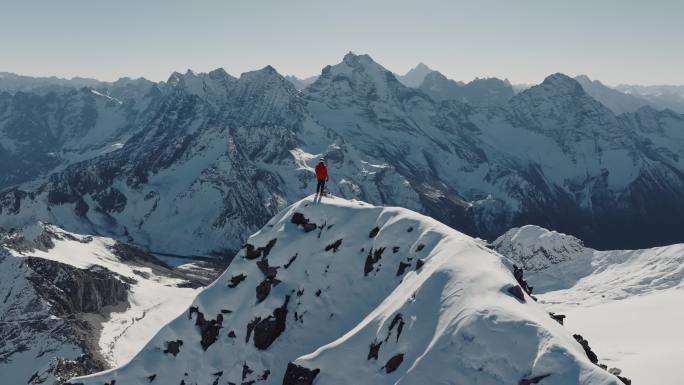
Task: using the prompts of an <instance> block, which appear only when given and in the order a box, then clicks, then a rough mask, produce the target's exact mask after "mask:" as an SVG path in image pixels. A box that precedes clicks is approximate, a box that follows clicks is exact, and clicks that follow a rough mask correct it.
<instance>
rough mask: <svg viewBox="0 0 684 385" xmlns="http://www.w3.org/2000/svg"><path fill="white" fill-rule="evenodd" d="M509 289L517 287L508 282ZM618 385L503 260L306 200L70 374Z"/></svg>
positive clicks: (386, 217) (413, 218)
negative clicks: (125, 357)
mask: <svg viewBox="0 0 684 385" xmlns="http://www.w3.org/2000/svg"><path fill="white" fill-rule="evenodd" d="M516 288H517V289H516ZM351 373H353V377H354V383H355V384H374V385H378V384H387V385H389V384H401V383H403V384H437V383H455V382H463V383H486V384H492V385H494V384H502V385H503V384H512V383H513V384H515V383H518V384H521V383H526V384H532V383H537V382H539V380H540V379H543V378H550V379H551V380H552V381H553V384H555V385H570V384H572V385H575V384H586V385H588V384H600V385H608V384H610V385H615V384H617V383H618V382H617V381H618V380H617V378H615V377H613V376H612V375H610V374H608V372H606V371H603V370H602V369H600V368H599V367H598V366H596V365H593V364H592V363H591V362H590V361H589V360H588V358H587V356H586V354H585V352H584V351H583V349H582V347H581V346H580V345H579V344H577V343H576V342H575V340H574V339H573V337H572V336H571V335H570V333H569V332H568V331H567V330H566V329H564V328H563V327H562V326H561V325H559V324H558V323H556V321H554V320H552V319H551V318H550V317H549V316H548V314H547V313H546V311H545V310H544V309H543V308H542V307H541V306H539V305H537V304H536V303H535V302H534V301H532V300H531V298H530V297H528V296H527V295H526V294H524V293H523V292H522V290H520V289H519V287H518V286H517V283H516V281H515V279H514V278H513V276H512V274H511V272H510V271H509V270H508V269H507V268H506V267H505V265H504V264H503V263H502V259H501V257H500V256H499V255H498V254H496V253H494V252H493V251H491V250H488V249H487V248H485V247H484V246H482V245H481V244H480V243H479V242H477V241H475V240H474V239H472V238H470V237H468V236H465V235H463V234H461V233H459V232H457V231H455V230H453V229H450V228H449V227H447V226H445V225H443V224H441V223H439V222H437V221H435V220H433V219H430V218H427V217H424V216H422V215H420V214H417V213H414V212H411V211H409V210H406V209H401V208H384V207H375V206H371V205H369V204H366V203H364V202H360V201H348V200H343V199H340V198H328V197H325V198H323V201H322V202H316V201H314V200H313V199H312V197H308V198H305V199H303V200H301V201H299V202H297V203H295V204H294V205H292V206H290V207H288V208H287V209H285V210H283V211H282V212H281V213H280V214H278V215H277V216H276V217H274V218H273V219H272V220H271V221H269V222H268V223H267V225H266V226H265V227H264V228H262V230H260V231H259V232H257V233H256V234H254V235H253V236H252V237H250V239H249V240H248V241H247V243H246V245H245V247H244V248H243V249H242V250H241V251H240V252H239V253H238V254H237V255H236V257H235V259H234V260H233V262H232V264H231V265H230V267H229V268H228V269H227V270H226V272H225V273H224V274H223V275H222V276H221V277H220V278H219V279H218V280H217V281H216V282H215V283H214V284H213V285H212V286H210V287H209V288H207V289H206V290H205V291H203V292H202V293H200V294H199V295H198V297H197V298H196V299H195V301H194V303H193V305H192V307H190V308H189V309H188V311H187V312H186V313H185V314H183V315H182V316H180V317H178V318H177V319H176V320H174V321H172V322H171V323H170V324H169V325H167V326H166V327H164V328H163V329H162V330H161V331H160V332H159V333H158V334H157V335H156V336H155V337H154V338H153V339H152V340H151V341H150V343H149V344H148V345H147V346H146V347H145V348H144V349H143V350H142V351H141V352H140V353H139V354H138V355H137V356H136V357H135V358H134V359H133V360H131V361H130V362H129V363H128V364H126V365H125V366H123V367H120V368H118V369H115V370H113V371H110V372H105V373H102V374H99V375H94V376H89V377H82V378H78V379H74V380H72V383H82V384H85V385H94V384H97V385H101V384H103V383H110V384H111V382H112V381H113V380H116V383H121V384H143V383H149V382H150V381H154V383H160V384H176V383H180V384H183V383H185V384H195V383H197V384H211V383H216V384H218V383H222V384H225V383H236V384H237V383H242V384H246V383H248V384H255V385H266V384H283V385H294V384H297V385H311V384H313V383H314V382H315V384H316V385H332V384H341V383H348V382H349V378H350V375H351Z"/></svg>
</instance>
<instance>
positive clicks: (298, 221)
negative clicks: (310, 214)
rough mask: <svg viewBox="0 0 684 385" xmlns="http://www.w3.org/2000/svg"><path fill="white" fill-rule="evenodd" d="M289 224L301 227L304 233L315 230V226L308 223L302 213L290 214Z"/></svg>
mask: <svg viewBox="0 0 684 385" xmlns="http://www.w3.org/2000/svg"><path fill="white" fill-rule="evenodd" d="M290 222H292V223H294V224H295V225H297V226H302V228H303V229H304V231H305V232H307V233H308V232H309V231H312V230H316V227H317V226H316V224H315V223H311V222H309V220H308V219H307V218H306V217H305V216H304V214H302V213H294V214H292V219H291V220H290Z"/></svg>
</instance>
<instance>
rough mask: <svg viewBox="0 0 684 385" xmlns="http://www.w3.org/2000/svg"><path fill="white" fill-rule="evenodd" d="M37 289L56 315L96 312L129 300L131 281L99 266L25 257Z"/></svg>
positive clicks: (31, 278)
mask: <svg viewBox="0 0 684 385" xmlns="http://www.w3.org/2000/svg"><path fill="white" fill-rule="evenodd" d="M26 262H27V264H28V266H29V267H30V268H31V270H32V271H33V273H32V274H31V276H30V278H29V279H30V280H31V282H32V283H33V285H34V286H35V287H36V289H37V292H38V293H39V294H40V295H41V297H43V298H44V299H45V300H46V301H47V302H48V303H50V304H51V305H52V308H53V310H54V311H55V312H56V314H57V315H68V316H72V315H73V314H76V313H97V312H99V311H100V310H102V308H104V307H105V306H110V305H116V304H119V303H122V302H126V301H127V300H128V290H129V287H130V286H129V283H127V282H124V279H123V277H119V276H118V275H117V274H115V273H112V272H111V271H109V270H107V269H105V268H103V267H100V266H93V267H90V268H88V269H78V268H75V267H73V266H70V265H66V264H63V263H59V262H55V261H51V260H48V259H43V258H35V257H28V258H26Z"/></svg>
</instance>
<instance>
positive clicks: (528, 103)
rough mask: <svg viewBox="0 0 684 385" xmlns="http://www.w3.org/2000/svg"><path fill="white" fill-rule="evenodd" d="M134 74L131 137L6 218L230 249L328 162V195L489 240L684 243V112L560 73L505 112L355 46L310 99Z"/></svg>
mask: <svg viewBox="0 0 684 385" xmlns="http://www.w3.org/2000/svg"><path fill="white" fill-rule="evenodd" d="M126 84H128V86H127V87H124V86H123V85H122V86H121V87H119V88H117V89H120V90H122V91H119V92H120V93H121V94H122V95H138V99H135V100H134V101H133V102H130V103H132V104H131V107H130V111H131V112H130V113H127V115H126V116H129V115H130V116H131V117H132V118H131V119H133V120H131V121H128V120H125V123H121V124H118V123H117V124H113V123H112V124H111V125H108V126H107V127H109V128H108V130H110V131H111V132H117V133H119V132H121V133H125V135H123V134H122V135H123V136H122V138H123V139H122V142H121V143H119V142H117V143H119V144H120V146H119V145H117V146H116V147H117V149H116V150H114V151H105V153H104V154H103V153H98V154H97V156H95V157H93V158H87V159H82V161H78V162H77V161H74V162H71V160H70V161H69V162H71V163H69V164H70V166H64V167H62V166H59V168H58V169H56V171H55V172H54V173H52V174H50V175H49V176H47V177H46V178H44V179H40V180H37V181H34V182H33V183H32V184H30V185H28V184H27V185H24V186H21V187H18V188H12V189H8V190H5V191H3V192H2V193H0V218H2V221H3V226H5V227H8V228H10V227H22V226H24V225H25V224H26V223H32V222H34V221H35V220H36V219H38V220H44V221H49V222H52V223H57V224H60V225H62V226H63V227H67V228H68V229H70V230H73V231H77V232H82V233H92V232H97V233H102V234H107V235H109V236H114V237H117V238H118V239H122V240H125V241H127V242H133V243H136V244H140V245H143V246H146V247H148V248H150V249H151V250H154V251H162V252H167V253H177V254H191V255H197V254H201V255H214V256H219V257H221V256H223V257H226V258H227V257H228V256H230V255H232V251H234V250H237V249H238V248H239V247H240V246H241V242H242V240H243V239H245V238H246V237H247V236H248V235H249V234H251V233H252V232H254V231H256V230H257V229H258V228H259V227H260V226H262V225H263V224H264V223H265V221H266V220H267V218H269V217H270V216H272V215H274V214H275V213H276V212H278V210H280V209H282V208H284V207H285V206H287V204H288V203H290V202H293V201H295V200H297V199H299V198H300V197H301V196H303V195H306V194H307V193H309V192H311V191H313V185H314V183H315V180H314V177H313V166H314V165H315V163H316V162H317V159H318V158H319V157H325V158H326V160H327V163H328V166H329V169H330V173H331V176H332V180H331V183H329V184H328V186H329V188H330V190H331V191H332V192H333V193H334V194H336V195H338V196H342V197H347V198H356V199H363V200H366V201H370V202H374V203H381V204H387V205H397V206H402V207H407V208H410V209H414V210H417V211H421V212H423V213H425V214H428V215H430V216H432V217H434V218H436V219H438V220H440V221H442V222H445V223H447V224H449V225H451V226H453V227H455V228H458V229H459V230H462V231H464V232H466V233H468V234H471V235H477V236H480V237H483V238H487V239H494V238H496V237H497V236H498V235H500V234H501V233H503V232H504V231H505V230H507V229H509V228H511V227H515V226H522V225H525V224H530V223H533V224H537V225H540V226H544V227H547V228H553V229H555V230H558V231H562V232H566V233H569V234H573V235H575V236H578V237H580V238H582V239H584V240H585V242H587V244H588V245H591V246H594V247H600V248H628V247H643V246H652V245H655V244H665V243H674V242H677V241H681V233H680V232H678V231H677V229H679V228H681V226H683V225H684V222H683V221H684V219H682V218H684V203H682V202H684V199H682V198H683V197H682V194H683V193H682V191H684V173H683V172H682V170H684V163H683V160H682V159H684V158H683V156H684V136H683V135H684V134H682V132H684V130H683V129H682V128H683V127H684V118H683V117H682V116H681V115H677V114H675V113H672V112H670V111H655V110H652V109H649V108H644V109H640V110H639V111H637V112H636V113H632V114H623V115H620V116H616V115H615V114H613V113H612V112H611V111H610V110H609V109H608V108H606V107H605V106H603V105H602V104H601V103H599V102H597V101H596V100H595V99H593V98H591V97H590V96H589V95H588V94H587V93H586V92H585V91H584V90H583V88H582V86H581V85H580V84H579V83H578V82H577V81H575V80H573V79H571V78H569V77H567V76H565V75H562V74H555V75H552V76H549V77H548V78H547V79H546V80H545V81H544V82H543V83H542V84H540V85H538V86H534V87H531V88H529V89H527V90H525V91H523V92H521V93H519V94H517V95H515V96H513V97H512V98H510V99H508V101H507V102H505V103H503V104H498V105H495V106H491V105H488V106H481V105H479V106H478V105H473V104H470V103H466V104H464V103H462V102H459V101H454V100H444V101H441V102H438V101H435V100H433V98H431V97H430V96H428V95H427V94H426V93H425V92H423V91H421V90H419V89H415V88H410V87H406V86H404V85H403V84H401V82H399V81H398V80H397V78H396V77H395V75H393V74H392V73H391V72H390V71H387V70H386V69H385V68H383V67H382V66H380V65H379V64H378V63H376V62H374V61H373V60H372V59H371V58H370V57H369V56H367V55H355V54H351V53H350V54H348V55H346V56H345V57H344V59H343V60H342V62H341V63H338V64H336V65H333V66H328V67H326V68H325V69H324V70H323V71H322V74H321V76H320V77H318V78H317V80H316V81H315V82H314V83H313V84H311V85H310V86H309V87H307V88H306V89H305V90H303V91H301V92H298V91H297V90H296V89H295V87H293V86H292V84H291V83H290V82H289V81H288V80H287V79H285V78H283V77H282V76H280V75H279V74H278V73H277V72H276V71H275V70H274V69H273V68H271V67H266V68H263V69H261V70H258V71H253V72H248V73H245V74H243V75H242V76H241V77H240V78H234V77H232V76H230V75H228V74H227V73H225V71H223V70H215V71H212V72H211V73H208V74H195V73H193V72H187V73H185V74H180V73H174V74H173V75H172V76H171V77H170V78H169V80H168V81H167V82H163V83H159V84H155V85H153V86H151V87H150V88H149V90H148V91H147V92H146V93H145V94H144V96H140V93H139V92H138V91H136V90H138V88H136V87H142V86H140V85H138V86H136V85H135V84H137V83H135V82H134V81H128V82H127V83H126ZM129 88H130V90H129ZM485 88H486V87H485ZM125 90H127V91H125ZM113 94H114V89H112V91H111V93H110V94H108V95H113ZM92 95H94V94H92ZM103 95H104V94H103ZM110 97H113V96H110ZM105 99H106V98H105V97H104V96H97V100H105ZM107 100H109V99H107ZM112 103H114V102H112ZM127 105H128V104H127V102H124V104H123V105H121V106H119V107H115V108H114V110H116V111H119V110H121V109H125V106H127ZM95 109H96V110H97V111H99V112H98V115H97V116H98V119H99V117H100V116H104V115H102V114H104V112H103V110H102V108H100V107H98V106H96V108H95ZM117 113H118V112H117ZM110 131H107V132H110ZM88 132H91V133H92V135H95V133H96V132H98V130H94V131H93V129H91V130H90V131H88ZM89 135H90V134H89ZM105 136H106V135H105ZM106 137H109V136H106ZM126 138H128V139H126ZM117 140H118V139H117ZM115 144H116V143H115ZM70 145H71V144H70ZM74 146H75V147H77V148H78V146H76V145H74ZM95 148H96V147H93V149H95ZM97 148H100V147H97ZM93 151H95V150H93ZM88 154H90V153H88ZM93 154H94V153H93ZM86 155H87V154H86ZM84 156H85V155H84ZM70 159H71V158H70ZM73 159H76V158H73ZM73 159H72V160H73ZM10 164H11V163H10ZM60 164H62V163H60Z"/></svg>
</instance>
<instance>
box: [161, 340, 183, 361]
mask: <svg viewBox="0 0 684 385" xmlns="http://www.w3.org/2000/svg"><path fill="white" fill-rule="evenodd" d="M181 346H183V340H176V341H168V342H166V350H164V353H165V354H173V356H174V357H175V356H177V355H178V353H180V347H181Z"/></svg>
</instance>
